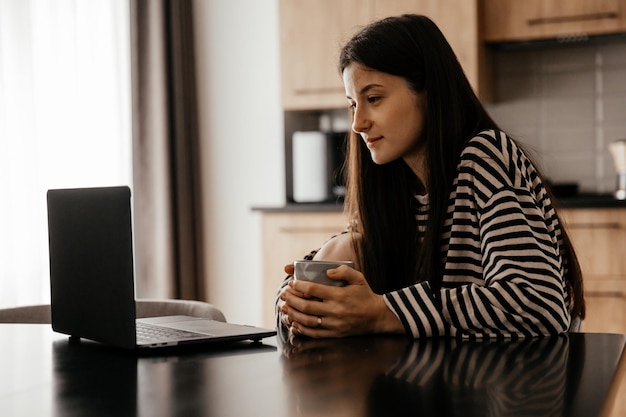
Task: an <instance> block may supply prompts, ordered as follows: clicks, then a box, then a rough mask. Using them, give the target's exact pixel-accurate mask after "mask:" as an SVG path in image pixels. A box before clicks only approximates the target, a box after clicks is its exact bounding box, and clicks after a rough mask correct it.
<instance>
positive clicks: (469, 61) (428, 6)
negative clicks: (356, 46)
mask: <svg viewBox="0 0 626 417" xmlns="http://www.w3.org/2000/svg"><path fill="white" fill-rule="evenodd" d="M372 1H373V5H374V10H373V13H374V19H379V18H382V17H385V16H395V15H399V14H403V13H416V14H423V15H425V16H428V17H429V18H430V19H432V20H433V21H434V22H435V23H436V24H437V26H438V27H439V29H441V31H442V32H443V34H444V35H445V37H446V39H447V40H448V42H449V43H450V46H451V47H452V49H453V50H454V53H455V54H456V56H457V58H458V60H459V62H460V63H461V66H462V67H463V70H464V71H465V75H466V76H467V78H468V80H469V82H470V84H471V85H472V87H473V88H474V91H475V92H476V94H477V95H478V97H480V98H481V99H485V100H489V99H490V97H491V88H490V85H491V82H490V78H491V72H490V70H489V69H490V65H489V64H488V61H489V59H488V56H487V51H486V50H485V48H484V46H483V42H482V37H481V22H480V12H479V11H480V10H479V0H372Z"/></svg>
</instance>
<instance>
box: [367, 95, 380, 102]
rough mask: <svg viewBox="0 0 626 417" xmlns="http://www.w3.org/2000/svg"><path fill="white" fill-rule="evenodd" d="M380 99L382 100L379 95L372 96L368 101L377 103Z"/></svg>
mask: <svg viewBox="0 0 626 417" xmlns="http://www.w3.org/2000/svg"><path fill="white" fill-rule="evenodd" d="M378 100H380V97H378V96H370V97H368V98H367V102H368V103H376V102H377V101H378Z"/></svg>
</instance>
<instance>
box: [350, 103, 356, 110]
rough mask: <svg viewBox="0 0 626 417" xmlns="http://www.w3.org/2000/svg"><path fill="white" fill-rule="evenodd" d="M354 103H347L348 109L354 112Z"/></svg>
mask: <svg viewBox="0 0 626 417" xmlns="http://www.w3.org/2000/svg"><path fill="white" fill-rule="evenodd" d="M355 107H356V103H348V108H349V109H352V110H354V108H355Z"/></svg>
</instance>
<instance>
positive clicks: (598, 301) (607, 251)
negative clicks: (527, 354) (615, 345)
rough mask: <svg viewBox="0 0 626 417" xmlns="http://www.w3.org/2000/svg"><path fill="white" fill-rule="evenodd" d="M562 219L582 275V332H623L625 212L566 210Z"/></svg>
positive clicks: (625, 327) (625, 322) (625, 329)
mask: <svg viewBox="0 0 626 417" xmlns="http://www.w3.org/2000/svg"><path fill="white" fill-rule="evenodd" d="M562 216H563V220H564V222H565V226H566V227H567V231H568V233H569V236H570V238H571V240H572V243H573V245H574V249H575V250H576V255H577V256H578V261H579V262H580V266H581V269H582V273H583V283H584V287H585V300H586V305H587V317H586V318H585V320H584V321H583V324H582V330H583V331H585V332H605V333H626V209H568V210H563V211H562Z"/></svg>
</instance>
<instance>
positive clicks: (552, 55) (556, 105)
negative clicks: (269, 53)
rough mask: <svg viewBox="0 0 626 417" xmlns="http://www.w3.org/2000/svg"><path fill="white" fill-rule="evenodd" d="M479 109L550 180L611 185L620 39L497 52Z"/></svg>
mask: <svg viewBox="0 0 626 417" xmlns="http://www.w3.org/2000/svg"><path fill="white" fill-rule="evenodd" d="M494 76H495V80H496V85H495V99H496V100H495V102H494V103H490V104H487V109H488V111H489V112H490V114H491V115H492V116H493V117H494V119H495V120H496V122H497V123H498V124H499V125H500V126H501V127H502V128H503V129H504V130H506V131H507V132H509V133H510V134H512V135H513V136H514V137H516V138H517V139H518V140H519V141H520V142H521V143H522V144H523V145H524V146H525V149H526V150H527V151H528V153H529V154H530V155H531V156H532V157H533V159H534V160H535V161H536V162H537V164H538V165H539V167H540V169H541V170H542V171H543V172H544V174H545V176H546V177H547V178H549V179H550V180H551V181H552V182H555V183H560V182H576V183H578V184H579V186H580V190H581V191H584V192H599V193H612V192H613V191H614V190H615V186H616V173H615V168H614V165H613V160H612V158H611V155H610V154H609V152H608V144H609V143H610V142H612V141H614V140H617V139H625V138H626V39H620V40H612V41H606V42H603V43H598V44H580V45H567V46H558V47H550V48H541V49H529V50H514V51H498V52H497V53H495V57H494Z"/></svg>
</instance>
